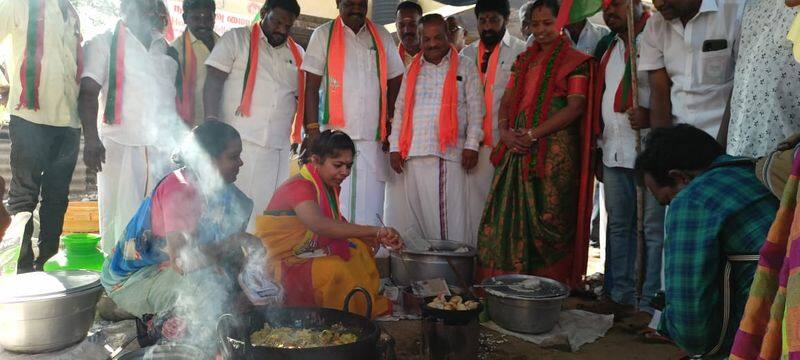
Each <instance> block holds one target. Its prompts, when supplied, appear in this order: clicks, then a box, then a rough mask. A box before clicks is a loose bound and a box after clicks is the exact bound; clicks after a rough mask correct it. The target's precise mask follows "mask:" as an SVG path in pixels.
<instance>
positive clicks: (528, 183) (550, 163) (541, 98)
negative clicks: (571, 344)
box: [478, 0, 594, 286]
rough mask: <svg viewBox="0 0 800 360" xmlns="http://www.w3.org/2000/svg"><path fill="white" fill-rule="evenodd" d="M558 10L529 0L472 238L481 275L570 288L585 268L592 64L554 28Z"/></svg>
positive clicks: (544, 0)
mask: <svg viewBox="0 0 800 360" xmlns="http://www.w3.org/2000/svg"><path fill="white" fill-rule="evenodd" d="M558 10H559V9H558V2H557V1H556V0H538V1H537V2H535V3H534V5H533V7H532V9H531V11H530V17H531V19H530V24H531V25H530V28H531V30H532V32H533V35H534V37H535V39H536V42H535V43H534V44H533V45H532V46H531V47H529V48H528V50H527V51H525V52H524V53H522V54H520V56H519V57H518V58H517V61H516V63H515V64H514V68H513V70H512V71H513V74H512V76H511V79H510V80H509V84H508V88H507V89H506V92H505V94H504V96H503V101H502V105H501V112H500V117H499V128H500V137H501V143H500V144H499V145H498V146H497V147H496V148H495V150H494V152H493V154H492V162H493V163H494V165H495V174H494V180H493V181H492V190H491V192H490V195H489V199H488V203H487V205H486V208H485V210H484V214H483V219H482V221H481V226H480V233H479V235H478V247H479V259H480V265H481V268H480V272H481V274H480V275H481V276H482V277H489V276H495V275H500V274H505V273H523V274H532V275H538V276H544V277H548V278H552V279H555V280H558V281H561V282H564V283H567V284H569V285H572V286H575V285H577V284H578V283H579V282H580V280H581V275H583V272H585V268H586V257H587V249H588V225H589V221H588V216H587V215H588V214H587V212H586V211H585V209H587V206H588V207H590V206H591V203H589V201H590V199H591V182H592V176H591V172H590V171H589V157H590V151H589V140H590V134H591V133H592V132H593V130H594V129H593V124H592V122H591V121H589V118H588V117H586V116H585V115H586V113H587V111H586V109H587V108H589V106H590V104H589V103H590V101H589V100H590V99H588V97H589V96H588V95H589V94H590V93H591V91H590V89H591V88H592V87H591V86H590V84H591V81H590V79H591V74H590V71H591V66H592V63H591V56H589V55H586V54H584V53H582V52H579V51H577V50H573V49H572V47H571V42H570V41H569V39H568V38H567V37H566V36H565V35H564V34H562V33H561V31H560V29H558V28H557V26H556V17H557V14H558ZM587 184H588V186H587ZM587 203H588V204H587ZM584 243H586V244H584Z"/></svg>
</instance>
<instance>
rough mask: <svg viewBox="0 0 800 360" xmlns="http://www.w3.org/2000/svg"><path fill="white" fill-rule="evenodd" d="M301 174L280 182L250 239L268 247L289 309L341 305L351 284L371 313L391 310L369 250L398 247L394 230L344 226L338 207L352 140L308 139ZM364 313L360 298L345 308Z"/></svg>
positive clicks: (334, 135) (332, 135) (335, 134)
mask: <svg viewBox="0 0 800 360" xmlns="http://www.w3.org/2000/svg"><path fill="white" fill-rule="evenodd" d="M308 153H309V154H310V156H308V157H306V158H305V160H304V161H303V162H304V165H303V166H302V167H301V168H300V173H299V174H297V175H295V176H293V177H291V178H289V179H288V180H286V182H284V183H283V184H282V185H281V186H280V187H279V188H278V189H277V190H275V193H274V194H273V195H272V199H271V200H270V202H269V204H268V205H267V209H266V211H264V214H263V215H262V216H259V217H258V218H257V219H256V236H258V237H259V238H261V241H262V243H263V244H264V246H265V247H266V248H267V268H268V271H269V273H270V274H271V275H272V276H273V278H274V279H275V280H277V281H278V282H280V283H281V285H282V286H283V290H284V298H285V304H286V305H288V306H312V307H327V308H341V307H342V304H343V302H344V299H345V297H346V296H347V294H348V293H349V292H350V291H351V290H352V289H353V288H354V287H362V288H364V289H366V290H367V292H369V293H370V295H371V297H372V303H373V307H372V314H371V315H370V316H371V317H376V316H380V315H383V314H386V313H390V311H391V303H390V302H389V301H388V299H386V298H385V297H383V296H381V295H379V294H378V289H379V287H380V278H379V276H378V270H377V268H376V266H375V259H374V257H373V255H374V252H375V251H377V248H378V246H379V245H380V244H383V245H385V246H387V247H389V248H390V249H400V248H401V247H402V240H401V239H400V235H399V234H398V233H397V231H396V230H395V229H392V228H387V227H375V226H364V225H356V224H350V223H348V222H347V220H346V219H345V218H344V217H343V216H342V214H341V212H340V211H339V190H340V189H339V185H340V184H341V183H342V181H344V180H345V179H346V178H347V177H348V176H349V175H350V169H351V167H352V166H353V159H354V156H355V145H354V144H353V140H351V139H350V137H349V136H347V134H345V133H343V132H341V131H331V130H327V131H324V132H323V133H322V134H320V135H319V137H318V138H317V140H315V141H314V143H313V145H312V146H311V149H310V150H308ZM350 308H351V309H352V310H353V311H354V312H357V313H360V314H363V313H364V312H365V311H366V301H365V299H363V298H361V297H358V296H356V297H354V298H353V301H352V304H351V307H350Z"/></svg>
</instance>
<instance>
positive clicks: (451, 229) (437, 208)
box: [385, 156, 467, 248]
mask: <svg viewBox="0 0 800 360" xmlns="http://www.w3.org/2000/svg"><path fill="white" fill-rule="evenodd" d="M465 177H466V176H465V173H464V169H463V168H462V167H461V163H460V162H455V161H448V160H444V159H441V158H439V157H436V156H424V157H411V158H409V159H408V161H406V163H405V166H404V168H403V173H402V174H397V173H394V172H392V174H391V176H390V177H389V181H388V182H387V185H386V206H385V214H386V225H387V226H391V227H394V228H395V229H397V231H398V232H400V235H401V236H402V237H403V239H404V240H405V241H406V242H407V243H408V246H409V247H413V248H420V247H425V245H426V244H424V243H422V244H415V243H414V240H415V239H433V240H438V239H444V240H451V241H457V242H462V243H463V242H466V239H465V234H466V229H467V227H466V225H467V219H466V207H465V206H464V205H465V204H466V203H465V199H466V196H465V186H464V182H465Z"/></svg>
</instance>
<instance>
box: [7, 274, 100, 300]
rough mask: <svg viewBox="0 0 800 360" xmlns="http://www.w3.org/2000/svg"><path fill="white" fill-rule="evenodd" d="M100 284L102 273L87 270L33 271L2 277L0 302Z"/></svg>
mask: <svg viewBox="0 0 800 360" xmlns="http://www.w3.org/2000/svg"><path fill="white" fill-rule="evenodd" d="M98 286H100V274H98V273H96V272H94V271H87V270H62V271H53V272H41V271H37V272H32V273H26V274H18V275H11V276H3V277H0V303H11V302H19V301H25V300H38V299H44V298H49V297H58V296H63V295H69V294H74V293H79V292H82V291H85V290H88V289H92V288H96V287H98Z"/></svg>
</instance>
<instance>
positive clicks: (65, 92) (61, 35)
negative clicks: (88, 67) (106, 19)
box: [0, 0, 80, 128]
mask: <svg viewBox="0 0 800 360" xmlns="http://www.w3.org/2000/svg"><path fill="white" fill-rule="evenodd" d="M29 1H32V0H0V44H2V43H4V42H5V41H4V40H6V39H7V38H9V37H10V38H11V45H12V47H11V53H10V54H8V55H9V56H8V59H7V60H9V62H8V63H7V65H8V66H7V67H6V70H7V71H8V80H9V82H10V86H11V89H10V93H9V99H8V111H9V112H10V113H11V115H14V116H18V117H20V118H23V119H25V120H27V121H30V122H32V123H36V124H41V125H49V126H58V127H72V128H79V127H80V120H79V119H78V88H79V86H78V82H77V81H75V76H76V75H80V74H77V72H78V63H77V61H76V59H77V50H78V49H77V44H78V40H77V38H78V35H79V34H77V32H76V25H77V22H78V18H77V17H75V16H73V15H72V13H71V12H67V14H68V16H67V18H66V19H64V13H62V11H61V7H60V6H59V0H45V1H44V12H45V13H44V34H43V36H42V42H43V44H42V48H43V52H42V60H41V76H40V83H39V88H38V91H39V109H38V110H31V109H28V108H27V107H21V108H20V109H17V105H18V104H19V100H20V94H21V93H22V84H21V83H20V76H19V71H20V70H21V65H22V61H23V59H24V58H25V48H26V41H27V37H28V17H29V16H28V3H29Z"/></svg>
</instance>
